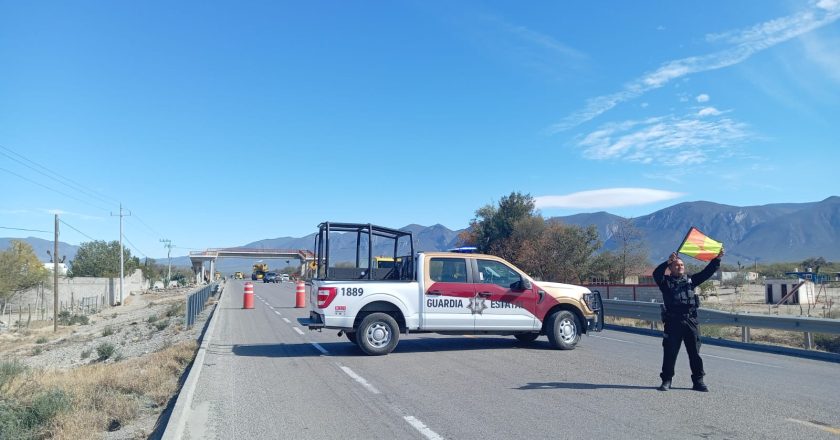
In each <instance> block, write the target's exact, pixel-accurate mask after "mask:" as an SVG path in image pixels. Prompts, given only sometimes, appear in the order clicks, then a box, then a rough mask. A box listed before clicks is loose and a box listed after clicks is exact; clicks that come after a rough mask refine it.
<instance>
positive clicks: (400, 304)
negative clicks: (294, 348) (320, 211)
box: [300, 222, 604, 355]
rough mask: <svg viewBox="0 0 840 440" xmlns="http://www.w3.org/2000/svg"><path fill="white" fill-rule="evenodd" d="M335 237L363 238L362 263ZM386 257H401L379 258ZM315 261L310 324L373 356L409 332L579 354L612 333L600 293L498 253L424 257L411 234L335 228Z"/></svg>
mask: <svg viewBox="0 0 840 440" xmlns="http://www.w3.org/2000/svg"><path fill="white" fill-rule="evenodd" d="M335 234H343V235H345V236H346V235H350V236H353V235H355V237H356V252H355V256H353V257H350V258H349V259H348V258H347V256H346V255H345V256H342V255H340V254H339V250H336V249H335V248H336V247H337V246H333V248H331V247H330V237H331V235H335ZM383 250H388V252H390V253H391V256H390V257H381V256H380V257H374V255H382V251H383ZM315 254H316V258H315V261H316V262H317V266H316V269H315V273H314V275H313V279H312V281H311V289H310V295H309V318H301V319H300V322H301V324H303V325H306V326H308V327H309V329H310V330H321V329H337V330H339V332H338V335H339V336H342V335H346V337H347V338H348V339H349V340H350V341H351V342H352V343H354V344H356V345H357V346H358V347H359V348H360V349H361V350H362V351H363V352H364V353H366V354H369V355H384V354H388V353H390V352H391V351H393V350H394V348H395V347H396V346H397V344H398V342H399V337H400V334H402V333H408V332H412V333H416V332H434V333H441V334H497V335H511V336H514V337H515V338H516V339H518V340H520V341H522V342H533V341H534V340H536V339H537V338H538V337H539V336H540V335H546V336H547V337H548V340H549V342H550V343H551V345H553V346H554V347H556V348H559V349H565V350H570V349H573V348H575V346H576V345H577V344H578V342H579V341H580V337H581V335H582V334H584V333H587V332H588V331H600V330H601V328H602V327H603V317H604V315H603V313H604V312H603V305H602V302H601V295H600V293H599V292H598V291H590V290H589V289H587V288H586V287H582V286H575V285H570V284H561V283H552V282H544V281H536V280H534V279H533V278H531V277H530V276H528V275H527V274H525V273H524V272H523V271H521V270H520V269H518V268H517V267H516V266H514V265H513V264H511V263H509V262H507V261H505V260H504V259H502V258H499V257H496V256H493V255H484V254H476V253H462V252H419V253H416V254H415V252H414V244H413V240H412V236H411V233H410V232H406V231H400V230H397V229H389V228H384V227H381V226H374V225H371V224H359V223H330V222H325V223H321V224H320V225H319V226H318V235H317V236H316V239H315ZM374 258H377V259H376V260H375V259H374ZM389 260H390V261H389ZM383 262H390V263H391V264H387V263H386V264H385V265H382V264H381V263H383ZM382 266H387V267H382Z"/></svg>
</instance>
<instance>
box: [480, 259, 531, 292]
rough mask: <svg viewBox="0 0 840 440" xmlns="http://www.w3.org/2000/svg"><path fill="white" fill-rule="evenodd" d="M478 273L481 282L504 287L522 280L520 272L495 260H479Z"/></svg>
mask: <svg viewBox="0 0 840 440" xmlns="http://www.w3.org/2000/svg"><path fill="white" fill-rule="evenodd" d="M478 273H479V276H480V277H481V280H480V282H482V283H489V284H496V285H499V286H502V287H507V288H510V286H511V285H512V284H513V283H515V282H517V281H520V280H521V279H522V277H521V276H520V275H519V272H517V271H515V270H513V269H511V268H510V267H508V266H507V265H505V264H502V263H499V262H498V261H493V260H481V259H479V260H478Z"/></svg>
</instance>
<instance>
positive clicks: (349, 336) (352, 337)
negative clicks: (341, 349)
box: [344, 332, 359, 345]
mask: <svg viewBox="0 0 840 440" xmlns="http://www.w3.org/2000/svg"><path fill="white" fill-rule="evenodd" d="M344 336H347V340H348V341H350V342H352V343H353V345H359V343H358V341H356V332H344Z"/></svg>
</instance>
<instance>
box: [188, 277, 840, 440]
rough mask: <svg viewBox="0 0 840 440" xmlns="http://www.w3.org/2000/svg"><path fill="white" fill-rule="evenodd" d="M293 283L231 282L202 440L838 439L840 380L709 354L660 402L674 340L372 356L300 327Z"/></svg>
mask: <svg viewBox="0 0 840 440" xmlns="http://www.w3.org/2000/svg"><path fill="white" fill-rule="evenodd" d="M294 288H295V285H294V284H293V283H284V284H262V283H255V294H256V298H255V308H254V309H253V310H243V309H242V308H241V307H242V290H243V282H242V281H232V282H231V281H229V282H228V283H227V287H226V289H225V294H224V296H223V297H222V301H221V303H220V304H219V309H218V310H217V311H216V313H218V314H219V315H218V317H217V318H216V319H217V322H216V324H215V328H214V329H213V332H212V334H211V335H210V337H211V340H210V346H209V349H208V352H207V355H206V357H205V359H204V362H203V367H202V369H201V375H200V377H199V381H198V386H197V388H196V390H195V394H194V397H193V401H192V403H191V405H190V406H189V408H190V409H189V411H188V413H187V414H186V416H187V425H186V430H185V438H192V439H199V438H201V439H204V438H208V439H229V438H249V439H277V438H341V439H356V438H359V439H374V438H381V439H389V440H390V439H394V438H398V439H440V438H446V439H497V438H498V439H502V438H688V437H701V438H712V439H718V438H721V439H722V438H728V439H733V438H738V439H741V438H779V439H782V438H784V439H791V438H809V439H819V438H834V439H836V438H838V437H840V411H838V403H840V366H838V365H837V364H835V363H829V362H823V361H815V360H807V359H798V358H794V357H789V356H782V355H773V354H766V353H758V352H751V351H744V350H737V349H730V348H724V347H716V346H709V345H705V346H703V349H702V352H701V353H702V354H703V359H704V362H705V364H706V371H707V376H706V383H707V384H708V385H709V388H710V390H711V392H709V393H699V392H696V391H692V390H691V389H690V387H691V380H690V377H689V376H690V372H689V368H688V360H687V357H686V356H685V352H684V351H683V352H681V353H680V358H679V360H678V362H677V376H676V377H675V378H674V386H675V389H672V390H670V391H667V392H658V391H656V389H655V387H656V386H658V385H659V377H658V373H659V367H660V362H661V340H660V339H659V338H655V337H649V336H642V335H635V334H629V333H623V332H616V331H604V332H602V333H599V334H596V335H595V336H589V337H584V338H583V340H582V341H581V344H580V345H579V346H578V348H576V349H575V350H572V351H557V350H553V349H551V348H549V347H548V342H547V341H546V339H545V337H542V338H540V339H538V340H537V341H536V342H535V343H533V344H523V343H519V342H517V341H516V340H515V339H514V338H513V337H497V336H475V337H472V336H441V335H436V334H411V335H401V339H400V343H399V345H398V346H397V349H396V350H395V351H394V352H393V353H391V354H389V355H387V356H379V357H369V356H365V355H362V354H361V352H360V351H359V350H358V349H357V348H356V347H355V346H354V345H352V344H351V343H350V342H348V341H347V340H346V339H345V338H344V337H341V338H339V337H337V336H336V332H335V331H332V330H330V331H326V330H325V331H324V332H310V331H309V330H307V329H306V328H301V327H300V326H299V325H298V323H297V320H296V318H298V317H302V316H304V315H308V312H307V311H306V309H295V308H294V304H295V301H294V296H295V293H294Z"/></svg>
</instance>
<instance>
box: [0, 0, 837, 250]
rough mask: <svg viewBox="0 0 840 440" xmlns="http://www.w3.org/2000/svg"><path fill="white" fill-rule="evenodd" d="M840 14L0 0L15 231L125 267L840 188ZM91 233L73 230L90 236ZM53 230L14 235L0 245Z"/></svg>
mask: <svg viewBox="0 0 840 440" xmlns="http://www.w3.org/2000/svg"><path fill="white" fill-rule="evenodd" d="M838 18H840V0H820V1H811V2H806V1H769V0H768V1H761V2H757V1H707V2H689V3H686V2H666V1H659V2H621V1H615V2H528V3H517V2H489V1H487V2H480V1H458V2H448V1H401V2H338V1H334V2H322V1H313V2H274V1H253V2H163V1H160V2H153V1H149V2H106V1H80V2H45V1H44V2H19V1H6V0H0V59H1V60H2V66H3V68H2V70H1V71H0V188H2V192H0V194H2V196H0V227H3V228H21V229H34V230H41V231H52V225H53V214H54V213H56V212H58V213H60V216H61V219H62V221H63V222H65V223H66V225H68V226H62V232H61V240H62V241H65V242H68V243H72V244H79V243H81V242H84V241H89V240H90V239H91V238H94V239H101V240H116V239H117V238H118V236H119V222H118V220H117V217H115V216H112V214H117V213H118V211H119V204H120V203H122V204H123V206H124V207H125V208H127V209H128V210H129V211H130V212H131V216H130V217H127V218H126V221H125V231H124V234H125V237H127V239H128V240H129V241H130V245H129V248H130V249H131V250H132V253H133V254H134V255H140V256H149V257H153V258H159V257H161V256H165V255H166V250H165V249H164V247H163V245H162V243H160V241H159V240H160V239H161V238H168V239H170V240H172V243H173V244H174V245H176V246H177V248H176V249H174V250H173V254H175V255H184V254H186V253H187V251H188V250H189V249H190V248H192V249H204V248H208V247H226V246H236V245H242V244H245V243H248V242H251V241H256V240H259V239H263V238H276V237H283V236H295V237H297V236H303V235H306V234H309V233H312V232H314V231H315V228H316V226H317V224H318V223H319V222H321V221H324V220H331V221H360V222H372V223H376V224H380V225H383V226H392V227H402V226H404V225H407V224H410V223H417V224H421V225H432V224H435V223H441V224H443V225H445V226H447V227H449V228H451V229H459V228H463V227H466V226H467V225H468V223H469V220H470V219H471V218H473V216H474V212H475V210H476V209H478V208H479V207H481V206H483V205H485V204H488V203H495V202H497V201H498V200H499V199H500V198H501V197H502V196H504V195H507V194H509V193H510V192H511V191H521V192H524V193H529V194H531V195H533V196H535V197H536V198H537V202H538V206H539V208H540V210H541V212H542V213H543V215H545V216H557V215H569V214H575V213H582V212H595V211H602V210H604V211H608V212H611V213H614V214H618V215H623V216H628V217H631V216H638V215H644V214H648V213H651V212H653V211H656V210H658V209H661V208H663V207H666V206H670V205H672V204H675V203H679V202H684V201H695V200H708V201H713V202H717V203H723V204H729V205H739V206H746V205H763V204H768V203H784V202H811V201H818V200H822V199H824V198H826V197H828V196H831V195H838V193H840V191H838V184H837V182H838V179H837V178H836V176H834V173H836V170H837V167H838V164H840V148H838V145H837V143H838V139H840V123H839V122H840V117H839V116H838V114H840V21H838ZM74 228H75V230H74ZM30 235H31V236H36V237H40V238H45V239H51V238H52V234H51V233H45V232H30V231H18V230H15V229H0V236H6V237H22V236H30Z"/></svg>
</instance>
